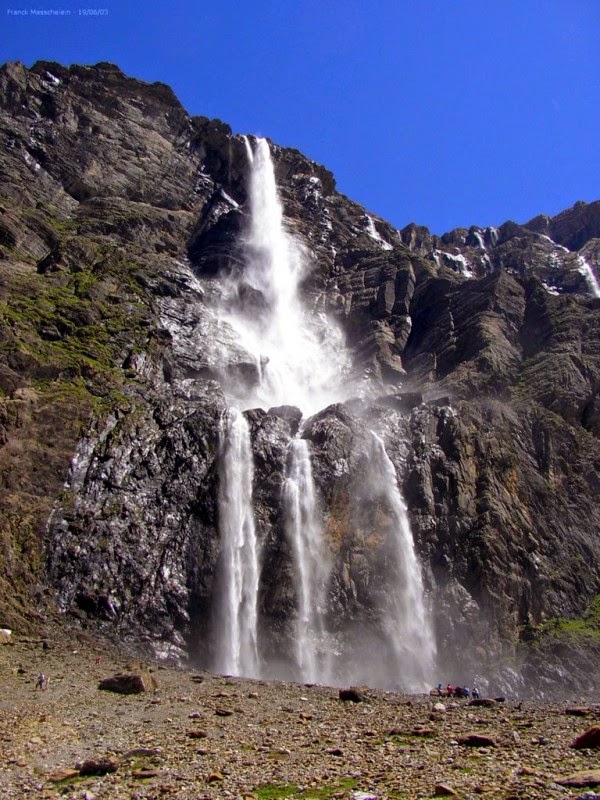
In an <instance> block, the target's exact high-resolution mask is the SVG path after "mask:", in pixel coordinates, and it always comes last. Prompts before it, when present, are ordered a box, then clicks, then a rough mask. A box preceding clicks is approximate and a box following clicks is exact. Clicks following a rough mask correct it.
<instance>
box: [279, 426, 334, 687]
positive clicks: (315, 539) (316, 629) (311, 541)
mask: <svg viewBox="0 0 600 800" xmlns="http://www.w3.org/2000/svg"><path fill="white" fill-rule="evenodd" d="M284 502H285V506H286V512H287V520H286V532H287V535H288V538H289V540H290V544H291V545H292V550H293V553H294V561H295V567H296V569H295V572H294V582H295V588H296V597H297V603H298V608H297V611H296V630H295V649H296V663H297V666H298V672H299V675H298V679H299V680H301V681H311V682H312V681H321V682H323V681H325V680H327V677H328V675H329V661H330V658H331V649H330V646H329V642H328V637H327V630H326V624H325V604H326V595H327V585H328V577H329V571H330V563H329V557H328V553H327V551H326V547H325V543H324V541H323V531H322V528H321V521H320V515H319V509H318V505H317V500H316V496H315V486H314V482H313V477H312V467H311V462H310V453H309V449H308V443H307V442H306V440H305V439H293V440H292V441H291V442H290V452H289V456H288V468H287V476H286V481H285V485H284Z"/></svg>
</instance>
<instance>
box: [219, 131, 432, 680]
mask: <svg viewBox="0 0 600 800" xmlns="http://www.w3.org/2000/svg"><path fill="white" fill-rule="evenodd" d="M245 141H246V148H247V153H248V161H249V164H250V176H249V192H248V203H249V218H248V224H247V227H246V232H245V235H244V237H243V241H242V253H243V258H242V262H243V265H244V268H243V270H239V269H238V270H234V272H233V273H232V275H231V277H230V278H229V279H228V281H227V284H226V286H225V292H224V297H223V302H222V304H221V319H222V320H223V322H225V323H227V324H228V325H229V326H230V327H231V328H232V329H233V331H234V332H235V334H236V335H237V337H238V338H239V341H240V342H241V343H242V344H243V347H244V349H245V350H246V351H248V352H250V353H251V354H252V356H253V358H254V360H255V363H256V365H257V370H256V372H257V375H258V376H259V380H257V381H254V382H253V383H250V382H246V383H244V382H242V381H239V380H233V379H230V377H229V376H224V379H223V385H224V389H225V391H226V393H227V394H228V396H229V397H230V399H231V402H232V404H235V405H237V406H238V407H240V408H252V407H257V406H262V407H263V408H269V407H272V406H281V405H294V406H297V407H298V408H301V409H302V411H303V413H304V414H305V415H310V414H313V413H315V412H316V411H318V410H320V409H322V408H324V407H326V406H328V405H330V404H331V403H333V402H341V401H343V400H345V399H347V396H348V393H347V386H348V383H347V381H348V375H349V372H350V367H351V363H352V360H351V358H350V355H349V352H348V350H347V348H346V346H345V343H344V339H343V336H342V333H341V331H340V329H339V328H338V327H337V326H336V325H335V324H334V323H333V322H332V321H330V320H327V319H326V318H325V317H324V316H323V315H321V314H318V313H315V312H313V311H311V310H310V309H308V308H307V307H306V306H305V304H304V302H303V301H302V298H301V293H300V286H301V283H302V280H303V279H304V278H305V277H306V275H307V269H308V264H309V261H308V258H307V254H306V253H305V252H304V250H303V248H302V247H301V245H300V244H299V242H298V241H297V239H296V238H295V237H294V236H292V235H291V234H290V233H289V232H288V231H287V230H286V226H285V221H284V216H283V211H282V205H281V202H280V200H279V197H278V193H277V185H276V181H275V174H274V167H273V162H272V159H271V154H270V150H269V145H268V143H267V142H266V141H265V140H263V139H258V140H257V141H256V145H255V147H254V148H252V147H251V145H250V143H249V141H248V140H247V139H246V140H245ZM301 430H302V429H301ZM222 433H223V446H222V455H221V470H220V481H221V492H220V497H219V517H220V533H221V556H220V562H219V564H220V566H219V574H218V576H217V578H218V581H217V585H218V587H219V588H218V592H217V605H218V607H219V610H218V612H216V614H215V620H216V624H217V628H216V630H215V632H214V634H213V638H215V639H216V640H217V643H218V645H217V648H216V651H217V658H216V660H215V664H216V666H217V667H218V668H219V669H220V670H221V671H227V672H230V673H233V674H243V675H256V674H258V673H259V672H261V670H262V669H263V668H265V670H266V674H267V673H268V663H269V654H267V653H262V652H261V646H260V630H259V624H258V617H259V615H258V611H257V609H258V592H259V573H260V553H259V542H258V538H257V536H256V534H255V531H254V523H253V521H252V474H253V467H252V463H251V462H252V458H251V444H250V437H249V432H248V426H247V424H246V422H245V419H244V416H243V414H242V413H241V412H240V411H234V410H233V409H232V410H230V411H229V414H228V416H227V424H226V425H224V427H223V431H222ZM368 483H369V484H370V485H371V487H372V492H371V494H372V498H371V499H372V500H375V501H376V500H377V498H378V497H379V496H380V495H381V494H382V493H383V495H384V502H385V504H386V505H387V507H388V509H389V513H390V514H391V518H392V526H393V527H394V529H395V534H394V543H393V544H392V545H390V546H389V547H390V549H389V553H388V555H387V563H388V564H390V565H391V567H390V569H391V573H392V575H391V578H392V588H391V589H390V591H389V592H388V593H387V594H388V599H387V600H386V601H385V602H381V603H379V608H378V612H379V615H380V620H379V632H380V639H381V638H383V639H384V640H385V647H384V649H385V650H386V652H387V653H391V654H392V659H391V662H390V663H389V665H388V667H387V672H386V671H385V669H384V673H385V674H384V675H383V677H382V678H381V679H379V680H378V683H379V684H380V685H398V681H399V676H401V678H400V685H403V686H405V687H406V688H411V689H420V688H423V686H424V685H425V681H426V677H430V676H429V675H428V673H429V672H430V668H431V667H432V666H433V653H434V646H433V637H432V636H431V629H430V627H429V625H428V621H427V614H426V609H425V604H424V601H423V587H422V582H421V574H420V567H419V564H418V561H417V558H416V555H415V551H414V547H413V544H412V537H411V533H410V529H409V527H408V519H407V516H406V511H405V508H404V505H403V502H402V498H401V496H400V493H399V490H398V485H397V481H396V474H395V470H394V467H393V465H392V462H391V461H390V460H389V457H388V456H387V454H386V452H385V447H384V444H383V441H382V440H381V439H380V438H378V437H375V436H374V439H373V446H372V453H371V454H370V475H369V478H368ZM282 503H283V506H284V509H283V516H284V519H285V530H286V534H287V539H288V542H289V547H290V551H291V555H292V560H293V571H294V594H295V604H296V617H295V629H294V632H293V636H294V648H293V649H294V654H293V658H294V660H295V666H291V667H290V670H289V672H288V673H287V675H285V676H283V677H286V676H287V677H294V678H296V679H298V680H301V681H313V682H317V681H318V682H336V681H346V680H348V679H352V678H353V677H354V674H355V670H354V666H353V664H352V663H351V662H352V661H353V659H352V654H348V653H345V652H344V649H343V647H339V646H338V644H335V642H336V641H337V640H336V638H335V636H333V634H331V633H330V631H328V624H327V620H328V609H327V599H328V587H329V580H330V576H331V569H332V555H331V553H330V550H329V545H328V543H327V541H326V538H325V536H324V533H323V519H322V513H321V511H320V508H319V502H318V497H317V491H316V488H315V483H314V480H313V473H312V467H311V454H310V449H309V443H308V442H307V441H306V440H305V439H303V438H298V437H297V438H295V439H293V440H291V441H290V444H289V448H288V460H287V465H286V476H285V481H284V485H283V491H282ZM338 634H339V631H338ZM367 679H368V676H367Z"/></svg>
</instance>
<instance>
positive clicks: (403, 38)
mask: <svg viewBox="0 0 600 800" xmlns="http://www.w3.org/2000/svg"><path fill="white" fill-rule="evenodd" d="M34 8H38V9H63V10H71V16H69V17H67V16H63V17H34V16H32V15H31V13H29V14H28V15H27V16H22V17H16V16H14V15H13V14H11V13H9V12H10V11H11V10H15V9H28V10H31V9H34ZM87 9H96V10H99V11H101V12H103V13H102V14H101V15H98V16H91V15H87V16H86V15H84V14H82V13H81V12H82V11H85V10H87ZM37 59H51V60H55V61H60V62H62V63H64V64H70V63H74V62H78V63H87V64H90V63H96V62H98V61H112V62H115V63H116V64H118V65H119V66H120V67H121V69H123V70H124V71H125V72H126V73H128V74H129V75H132V76H135V77H138V78H142V79H144V80H148V81H154V80H161V81H163V82H165V83H168V84H170V85H171V86H172V87H173V88H174V90H175V92H176V94H177V95H178V97H179V98H180V100H181V101H182V103H183V104H184V106H185V107H186V108H187V109H188V111H190V112H191V113H194V114H202V115H205V116H209V117H219V118H220V119H222V120H224V121H225V122H228V123H229V124H230V125H231V126H232V128H233V129H234V131H236V132H239V133H256V134H261V135H264V136H268V137H269V138H271V139H273V140H274V141H276V142H278V143H280V144H283V145H287V146H291V147H297V148H298V149H299V150H301V151H302V152H304V153H305V154H306V155H308V156H310V157H311V158H313V159H315V160H316V161H319V162H321V163H323V164H325V165H326V166H327V167H329V168H330V169H331V170H332V171H333V172H334V174H335V176H336V178H337V182H338V188H339V189H340V191H342V192H344V193H345V194H347V195H349V196H350V197H351V198H352V199H354V200H356V201H358V202H360V203H362V204H363V205H365V206H366V207H367V208H368V209H370V210H371V211H372V212H374V213H376V214H379V215H381V216H382V217H384V218H386V219H388V220H389V221H390V222H392V223H393V224H394V225H396V226H397V227H403V226H404V225H405V224H407V223H408V222H411V221H414V222H417V223H419V224H422V225H427V226H428V227H429V228H430V229H431V230H432V231H434V232H435V233H442V232H444V231H446V230H449V229H450V228H453V227H455V226H458V225H462V226H468V225H471V224H478V225H489V224H493V225H498V224H500V223H502V222H503V221H505V220H506V219H514V220H516V221H518V222H524V221H526V220H527V219H529V218H530V217H532V216H534V215H535V214H538V213H548V214H555V213H557V212H558V211H560V210H562V209H563V208H566V207H568V206H570V205H572V204H573V203H574V202H575V201H576V200H586V201H591V200H595V199H599V198H600V0H412V1H411V2H407V0H253V1H252V2H250V0H236V2H233V0H195V2H194V1H193V0H162V2H155V1H154V0H145V2H144V0H138V1H137V2H134V0H0V61H2V62H4V61H7V60H20V61H22V62H24V63H25V64H26V65H27V66H30V65H31V64H32V63H33V62H34V61H36V60H37Z"/></svg>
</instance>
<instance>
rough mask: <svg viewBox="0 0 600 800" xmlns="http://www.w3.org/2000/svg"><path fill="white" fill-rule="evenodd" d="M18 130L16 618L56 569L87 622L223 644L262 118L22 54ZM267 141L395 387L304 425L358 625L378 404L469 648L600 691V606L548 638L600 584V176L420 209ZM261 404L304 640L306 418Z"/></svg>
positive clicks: (273, 504)
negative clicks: (299, 572)
mask: <svg viewBox="0 0 600 800" xmlns="http://www.w3.org/2000/svg"><path fill="white" fill-rule="evenodd" d="M0 137H1V139H2V145H3V147H2V157H1V163H0V175H1V179H2V190H1V193H2V197H1V198H0V204H1V206H2V208H1V209H0V210H1V212H2V218H1V221H0V248H1V253H2V260H1V261H0V275H1V284H0V298H1V303H2V305H1V317H0V337H1V340H2V343H3V348H2V352H3V356H2V363H1V365H0V381H1V384H0V385H1V388H2V396H1V398H0V401H1V406H0V436H1V438H0V442H1V445H2V449H1V451H0V474H2V478H3V480H2V485H3V487H4V488H3V489H2V508H3V511H2V547H3V555H4V563H5V565H6V569H5V572H4V575H3V576H2V578H0V599H1V601H2V611H1V613H2V616H3V620H5V621H6V624H7V625H10V626H15V627H21V628H27V627H28V626H33V627H35V624H36V623H35V618H36V614H40V613H47V609H48V602H49V601H48V597H55V598H56V600H57V601H58V604H59V605H60V607H61V608H62V609H64V611H66V612H68V613H69V614H71V615H73V614H74V615H76V616H78V617H79V618H80V620H81V623H82V624H84V625H89V624H96V623H97V622H98V621H99V622H100V623H101V624H104V625H106V626H108V627H109V628H110V629H111V630H113V631H115V632H118V633H119V634H120V635H122V636H129V637H133V638H135V639H136V640H140V639H145V640H146V641H148V642H150V643H151V644H152V647H153V649H154V650H155V652H159V653H163V654H168V653H179V654H181V653H182V652H189V653H191V655H192V657H193V658H195V659H197V660H198V661H200V662H201V663H202V662H203V658H205V656H206V653H205V650H206V643H207V641H209V638H210V637H209V625H210V613H211V596H212V588H213V585H212V584H213V580H214V569H215V564H216V559H217V557H218V532H217V527H218V526H217V522H218V520H217V517H218V511H217V508H216V500H215V498H216V495H217V488H218V480H219V477H218V468H217V455H218V425H219V418H220V414H221V413H222V411H223V409H224V407H225V405H226V398H225V396H224V394H223V390H222V385H221V380H222V376H223V374H224V373H225V372H227V373H232V372H233V373H235V374H239V375H241V376H245V377H246V379H249V380H251V379H252V374H253V370H255V368H256V365H255V364H254V363H252V362H251V360H250V359H249V356H248V353H246V352H245V351H244V349H243V347H242V348H240V347H239V346H238V344H236V342H235V341H234V340H233V339H232V337H231V335H230V333H229V332H228V331H226V330H223V329H222V326H219V324H218V318H217V316H216V313H215V310H214V299H215V297H217V296H218V293H219V287H220V285H221V283H222V281H223V279H224V277H225V276H226V275H227V274H228V272H229V271H231V269H232V268H233V266H234V265H235V263H236V261H237V260H239V258H240V252H239V240H240V233H241V232H242V231H243V228H244V219H245V213H246V211H245V204H246V202H247V189H246V175H247V161H246V153H245V146H244V142H243V140H242V138H241V137H237V136H234V135H233V134H232V132H231V130H230V129H229V128H228V126H226V125H225V124H223V123H221V122H219V121H214V120H213V121H211V120H207V119H204V118H199V117H190V116H189V115H188V114H187V113H186V112H185V110H184V109H183V108H182V106H181V105H180V104H179V103H178V101H177V100H176V98H175V96H174V95H173V93H172V91H171V90H170V89H169V88H168V87H166V86H164V85H162V84H152V85H148V84H145V83H143V82H141V81H137V80H134V79H130V78H127V77H125V76H124V75H123V73H121V72H120V71H119V70H118V68H116V67H114V66H113V65H109V64H99V65H96V66H95V67H70V68H65V67H62V66H60V65H58V64H49V63H46V62H38V63H37V64H35V65H34V66H33V67H32V68H31V69H30V70H27V69H25V68H24V67H23V66H22V65H19V64H8V65H5V66H4V67H3V68H2V70H1V71H0ZM271 150H272V154H273V158H274V161H275V168H276V176H277V181H278V187H279V191H280V194H281V198H282V201H283V205H284V212H285V219H286V224H287V226H288V227H289V229H290V230H292V231H294V233H295V235H296V236H297V237H298V238H299V239H300V240H301V241H303V242H304V245H305V247H306V250H307V253H309V254H310V260H311V263H312V270H311V272H310V274H309V275H308V276H307V278H306V280H305V282H304V293H305V297H306V302H307V303H308V304H309V305H310V306H312V307H313V308H315V309H317V310H320V311H322V312H323V313H327V314H330V315H331V316H332V317H334V318H335V319H336V320H337V321H338V322H339V323H340V324H341V326H342V328H343V330H344V331H345V334H346V337H347V340H348V343H349V346H350V347H351V349H352V352H353V355H354V380H355V382H356V385H357V387H359V386H360V385H362V384H361V382H362V381H364V380H368V381H369V382H370V384H371V385H374V386H377V387H378V390H377V392H376V396H375V397H370V398H361V396H360V392H358V396H357V397H356V399H355V400H353V401H352V402H349V403H346V404H344V405H343V406H342V405H340V406H332V407H330V408H326V409H323V410H322V411H321V412H319V414H317V415H316V416H315V417H314V418H313V419H312V420H310V422H309V424H307V425H306V427H305V432H304V434H303V435H304V436H305V437H306V438H307V439H308V440H309V441H310V442H311V446H312V451H313V456H314V471H315V479H316V482H317V486H318V489H319V493H320V497H321V500H322V503H323V505H324V509H325V517H326V530H327V534H328V540H329V542H330V543H331V547H332V551H333V553H334V556H335V562H336V565H337V566H336V570H335V574H334V578H333V581H332V590H331V595H330V605H331V609H330V613H331V618H332V621H333V623H334V624H335V627H336V630H338V631H339V632H340V635H341V633H342V632H346V633H347V631H348V630H351V629H352V626H353V624H354V622H355V621H356V620H357V619H361V618H362V619H364V618H368V617H369V614H370V609H369V605H368V600H367V597H368V593H367V592H366V587H367V586H368V585H369V584H370V583H371V582H372V581H373V579H374V576H375V575H376V569H377V554H376V552H374V551H373V550H372V548H371V547H370V545H369V542H370V541H371V539H370V536H371V535H372V534H373V532H374V529H375V527H376V525H377V522H376V514H377V509H364V510H363V512H362V514H363V516H362V517H361V518H360V523H359V524H355V520H354V521H351V520H350V519H349V512H348V509H349V506H350V498H351V497H352V493H353V491H354V486H353V477H352V476H353V474H354V472H353V469H354V467H355V465H356V464H360V463H361V459H362V458H364V433H363V431H364V425H365V420H367V421H368V423H369V426H371V427H373V429H375V430H378V431H380V433H381V434H382V435H383V437H384V438H385V441H386V446H387V449H388V452H389V454H390V456H391V458H392V460H393V461H394V464H395V466H396V468H397V471H398V475H399V478H400V481H401V485H402V487H403V494H404V497H405V500H406V503H407V505H408V508H409V514H410V519H411V524H412V529H413V534H414V538H415V543H416V546H417V551H418V553H419V555H420V558H421V561H422V564H423V569H424V576H425V580H426V584H427V588H428V592H429V595H430V597H431V600H432V603H433V607H434V615H435V621H436V628H437V638H438V649H439V652H440V655H441V658H442V659H445V662H446V663H447V664H448V665H449V666H448V669H449V670H452V669H454V670H456V672H457V673H460V672H461V670H464V668H465V666H464V664H465V661H464V656H463V654H464V652H468V653H469V658H468V660H469V662H472V663H473V664H476V666H475V667H474V669H477V670H479V671H481V672H483V673H488V674H490V673H491V672H493V671H494V669H495V665H496V663H497V662H498V661H499V660H500V659H505V660H507V662H506V663H508V664H509V667H506V669H505V670H504V672H503V673H502V675H498V677H497V680H498V681H500V682H502V681H504V684H502V685H504V686H507V685H511V681H513V683H515V682H516V683H518V682H519V681H521V680H523V676H525V680H528V679H531V677H532V676H534V675H536V681H537V682H538V683H539V684H544V685H545V684H547V686H546V688H547V687H548V686H556V685H558V684H560V680H561V675H563V674H564V669H565V666H564V665H565V664H566V663H568V664H569V665H570V666H569V668H570V669H575V670H578V669H580V672H577V673H576V674H577V675H578V679H579V680H580V681H582V682H583V684H584V686H585V687H588V688H589V691H590V692H591V691H593V690H594V687H597V678H594V677H593V675H592V674H591V672H590V671H589V670H588V666H589V663H592V664H593V663H594V661H593V659H594V658H595V656H594V653H596V654H597V650H595V649H594V648H597V647H598V640H597V634H595V633H594V630H595V629H594V628H593V626H592V627H590V628H589V629H588V628H586V634H585V636H584V637H583V639H581V637H580V638H578V639H576V640H573V639H572V638H569V637H570V634H569V636H567V637H566V638H565V637H561V638H560V639H556V638H552V637H550V638H548V636H546V638H545V639H544V642H549V644H544V645H543V646H542V644H540V641H539V640H538V639H536V647H535V648H532V647H531V646H529V645H526V644H524V642H525V640H528V639H529V638H531V637H532V636H533V637H534V638H535V637H537V636H538V632H539V630H540V627H539V626H543V625H544V624H545V625H546V626H548V624H549V623H548V621H549V620H551V619H553V618H559V617H560V618H565V619H566V618H577V619H579V618H581V616H582V614H583V613H584V612H585V609H586V608H587V607H588V606H589V604H590V602H591V601H592V600H593V598H594V597H595V596H596V595H598V593H600V578H599V577H598V575H599V570H598V564H599V563H600V535H599V534H600V511H599V509H598V505H597V493H598V487H599V485H600V460H599V459H598V455H597V444H598V436H599V435H600V411H599V409H600V405H599V404H600V400H599V398H598V392H599V389H600V300H599V299H598V297H597V295H598V292H597V278H596V275H597V269H598V266H599V261H598V259H599V257H600V201H598V202H595V203H590V204H581V203H578V204H576V205H575V206H574V207H573V208H572V209H569V210H568V211H565V212H563V213H562V214H560V215H558V216H557V217H554V218H552V219H550V218H547V217H536V218H535V219H534V220H531V221H530V222H529V223H526V224H525V225H516V224H515V223H506V224H505V225H503V226H501V227H500V228H499V229H497V230H496V229H491V228H490V229H485V230H481V229H478V228H471V229H469V230H462V229H459V230H456V231H452V232H450V233H449V234H445V235H444V236H443V237H436V236H433V235H431V234H430V233H429V231H427V229H424V228H419V227H417V226H415V225H409V226H407V227H406V228H404V229H403V230H402V231H397V230H395V229H394V228H393V227H392V226H391V225H389V224H388V223H386V222H385V221H383V220H381V219H379V218H377V217H376V216H374V215H372V214H369V213H367V212H366V211H365V210H364V209H363V208H361V207H360V206H359V205H358V204H356V203H354V202H352V201H350V200H348V198H345V197H344V196H342V195H340V194H338V193H337V192H336V190H335V181H334V179H333V176H332V175H331V173H330V172H328V171H327V170H326V169H325V168H323V167H321V166H319V165H317V164H315V163H314V162H311V161H310V160H308V159H306V158H304V157H303V156H302V155H301V154H300V153H299V152H297V151H294V150H289V149H284V148H280V147H278V146H276V145H271ZM247 416H248V419H249V423H250V425H251V428H252V431H253V447H254V458H255V464H256V487H257V488H256V490H255V505H256V515H257V520H258V525H259V529H260V535H261V537H262V539H263V541H264V547H265V564H266V565H267V569H266V570H265V573H266V574H271V575H277V576H279V577H278V579H277V580H271V581H265V582H264V584H263V586H262V588H261V601H260V605H261V613H262V614H263V617H264V619H265V620H268V623H269V624H268V625H266V623H265V631H267V630H268V631H269V634H268V635H269V636H271V637H273V647H276V648H281V649H284V650H285V647H286V644H285V643H286V642H287V641H288V639H289V635H290V633H289V628H288V620H289V614H290V610H291V608H292V607H293V602H294V598H293V590H292V588H291V584H290V581H289V558H290V554H289V546H288V545H286V543H285V539H284V537H283V536H282V519H281V512H280V511H279V510H278V502H277V498H278V497H279V496H280V493H281V486H282V481H283V476H284V473H285V453H286V446H287V442H288V441H289V437H290V435H294V433H295V427H297V417H295V412H292V411H290V410H288V411H286V410H282V409H279V410H278V409H271V410H268V409H257V410H255V411H252V412H249V413H248V414H247ZM71 462H72V463H71ZM70 464H71V468H70V471H69V466H70ZM65 481H67V483H66V484H65ZM286 575H288V579H287V580H286V579H285V576H286ZM561 624H562V623H561ZM559 627H560V626H559ZM555 628H556V625H555ZM544 630H545V629H544ZM588 634H589V635H588ZM265 635H267V634H266V633H265ZM544 648H546V649H544ZM573 652H575V653H576V654H577V657H576V658H571V657H570V656H569V654H570V653H573ZM549 653H550V655H548V654H549ZM590 654H591V655H590ZM567 656H568V657H567ZM587 659H591V661H588V660H587ZM521 661H523V663H521ZM542 665H544V666H543V669H542ZM469 668H471V667H469ZM527 670H529V672H527ZM544 670H545V672H544ZM528 676H529V677H528ZM594 680H596V684H594ZM596 690H597V688H596Z"/></svg>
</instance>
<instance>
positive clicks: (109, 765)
mask: <svg viewBox="0 0 600 800" xmlns="http://www.w3.org/2000/svg"><path fill="white" fill-rule="evenodd" d="M118 768H119V765H118V764H117V762H116V761H115V760H114V759H112V758H97V759H95V758H90V759H88V760H87V761H84V762H83V764H82V765H81V766H80V767H79V774H80V775H83V776H85V775H108V774H109V773H110V772H116V771H117V769H118Z"/></svg>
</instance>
